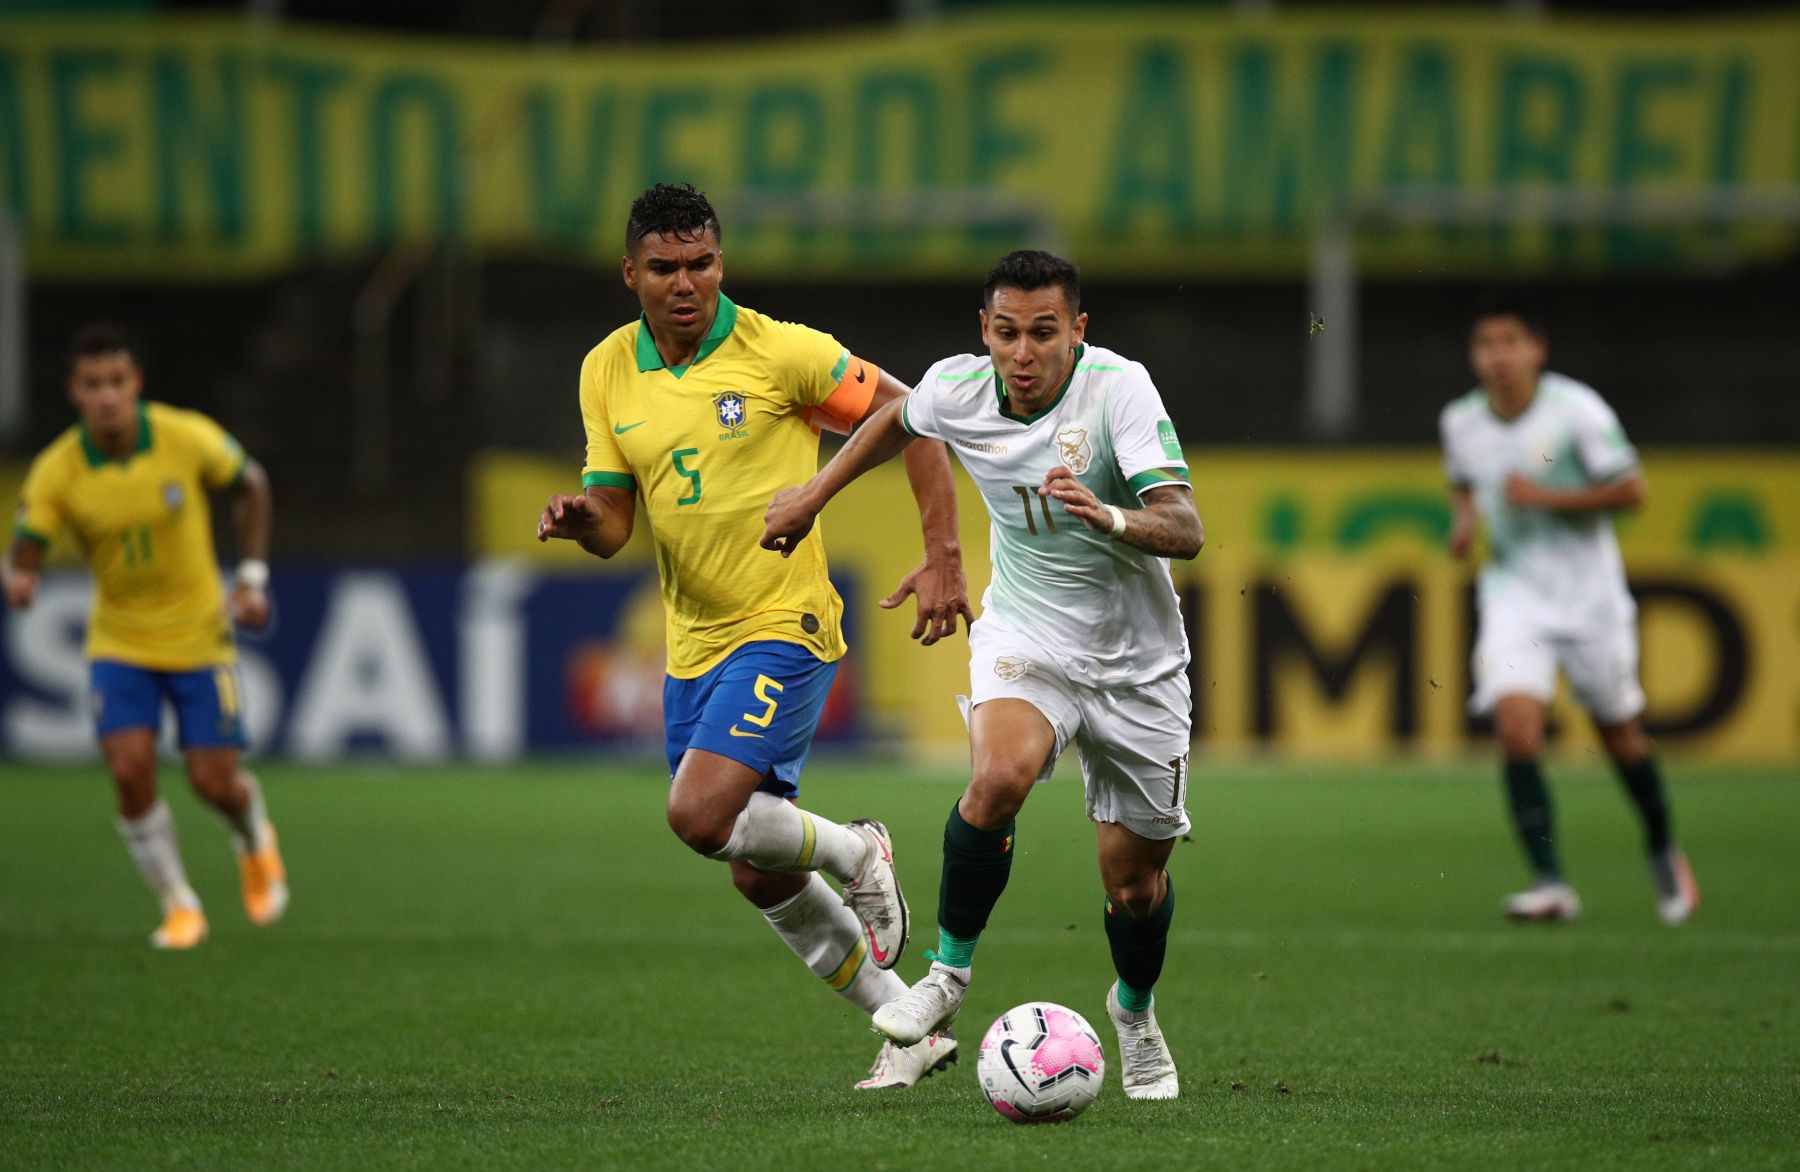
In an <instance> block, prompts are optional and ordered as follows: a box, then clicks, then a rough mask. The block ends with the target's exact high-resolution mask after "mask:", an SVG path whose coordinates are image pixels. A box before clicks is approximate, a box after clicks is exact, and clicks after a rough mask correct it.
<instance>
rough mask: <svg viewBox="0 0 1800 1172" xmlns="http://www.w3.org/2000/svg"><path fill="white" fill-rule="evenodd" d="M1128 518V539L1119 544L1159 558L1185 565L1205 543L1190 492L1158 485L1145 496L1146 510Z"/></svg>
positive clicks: (1136, 510) (1140, 510)
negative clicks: (1123, 543)
mask: <svg viewBox="0 0 1800 1172" xmlns="http://www.w3.org/2000/svg"><path fill="white" fill-rule="evenodd" d="M1125 517H1126V522H1127V524H1126V527H1125V535H1124V536H1123V537H1121V538H1119V540H1120V541H1123V542H1125V544H1127V545H1130V546H1132V547H1134V548H1136V549H1141V550H1143V551H1144V552H1145V553H1153V554H1155V555H1156V556H1157V557H1164V558H1181V559H1182V560H1184V561H1185V560H1187V559H1189V558H1192V557H1195V556H1197V555H1198V554H1199V552H1200V546H1201V544H1202V543H1203V542H1204V541H1205V540H1206V535H1205V532H1204V530H1203V529H1202V528H1201V525H1200V514H1199V513H1197V512H1195V511H1194V494H1193V491H1192V490H1191V489H1187V488H1178V487H1176V486H1175V485H1173V484H1164V485H1158V486H1157V487H1156V488H1153V489H1151V490H1150V491H1149V492H1148V493H1146V494H1144V507H1143V508H1141V509H1134V510H1131V511H1129V512H1127V513H1126V514H1125Z"/></svg>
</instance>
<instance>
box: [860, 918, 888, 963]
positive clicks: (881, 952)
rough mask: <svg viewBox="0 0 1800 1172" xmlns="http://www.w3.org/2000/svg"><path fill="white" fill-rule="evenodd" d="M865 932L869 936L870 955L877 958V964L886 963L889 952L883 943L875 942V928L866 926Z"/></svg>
mask: <svg viewBox="0 0 1800 1172" xmlns="http://www.w3.org/2000/svg"><path fill="white" fill-rule="evenodd" d="M863 934H864V935H866V936H867V937H868V938H869V955H870V956H873V957H874V958H875V963H876V964H882V963H884V962H885V961H886V960H887V958H888V954H887V951H886V950H885V949H883V948H882V947H881V945H879V944H877V943H875V929H873V928H870V927H864V928H863Z"/></svg>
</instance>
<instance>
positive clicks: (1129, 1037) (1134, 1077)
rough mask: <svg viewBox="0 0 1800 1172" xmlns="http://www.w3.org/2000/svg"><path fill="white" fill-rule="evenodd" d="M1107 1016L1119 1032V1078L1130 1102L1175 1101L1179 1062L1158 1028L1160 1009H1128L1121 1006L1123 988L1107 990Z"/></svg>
mask: <svg viewBox="0 0 1800 1172" xmlns="http://www.w3.org/2000/svg"><path fill="white" fill-rule="evenodd" d="M1106 1016H1108V1017H1110V1018H1112V1023H1113V1029H1115V1030H1117V1031H1118V1032H1119V1064H1120V1070H1119V1078H1120V1080H1121V1081H1122V1082H1124V1084H1125V1097H1126V1098H1127V1099H1173V1098H1176V1097H1177V1096H1179V1095H1180V1094H1181V1079H1180V1077H1179V1076H1178V1075H1177V1074H1176V1073H1175V1059H1174V1058H1173V1057H1171V1056H1170V1054H1169V1044H1168V1043H1167V1042H1165V1041H1164V1040H1163V1036H1162V1030H1160V1029H1158V1028H1157V1025H1156V1007H1155V1006H1154V1005H1150V1006H1147V1007H1146V1008H1144V1009H1141V1010H1130V1009H1126V1008H1124V1007H1123V1006H1121V1005H1120V1004H1119V986H1118V984H1117V983H1116V982H1115V983H1113V984H1111V985H1108V986H1107V988H1106Z"/></svg>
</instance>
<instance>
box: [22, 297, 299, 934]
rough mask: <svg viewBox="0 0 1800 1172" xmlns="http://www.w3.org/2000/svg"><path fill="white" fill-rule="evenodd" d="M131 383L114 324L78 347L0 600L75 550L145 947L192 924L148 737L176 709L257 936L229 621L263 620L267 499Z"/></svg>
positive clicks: (261, 899) (254, 858)
mask: <svg viewBox="0 0 1800 1172" xmlns="http://www.w3.org/2000/svg"><path fill="white" fill-rule="evenodd" d="M142 391H143V373H142V370H141V369H140V368H139V366H138V362H137V357H136V355H135V354H134V353H133V351H132V349H131V346H130V344H129V343H128V342H127V341H126V339H125V337H124V335H122V334H121V333H120V332H119V331H118V330H117V329H115V328H113V327H111V326H107V325H94V326H89V327H88V328H86V329H84V330H82V331H81V332H80V333H79V334H77V335H76V338H75V342H74V346H73V347H72V353H71V357H70V364H69V400H70V402H72V403H73V404H74V405H75V410H76V413H77V414H78V415H79V416H80V422H79V423H78V424H76V425H75V426H74V427H71V428H69V430H67V431H65V432H63V434H62V435H61V436H59V437H57V439H56V440H55V441H53V442H52V443H51V444H50V445H49V446H48V447H46V448H45V449H44V450H43V451H42V452H40V453H39V454H38V456H37V459H35V460H34V461H33V462H32V465H31V470H30V472H29V473H27V475H26V478H25V487H24V490H23V493H22V499H21V500H20V502H19V513H18V522H17V524H16V525H15V526H14V532H13V543H12V548H11V551H10V553H9V555H8V557H7V559H6V562H5V563H4V570H5V574H4V576H5V589H6V600H7V603H8V604H9V605H10V606H12V607H13V608H14V609H15V610H23V609H26V608H28V607H29V606H31V604H32V602H33V601H34V600H35V598H36V597H37V589H38V572H39V567H40V566H41V565H42V562H43V555H44V550H45V548H46V547H47V546H48V545H49V544H50V543H51V542H52V541H54V540H56V539H58V538H59V537H62V536H65V535H66V536H68V537H70V538H73V539H74V541H75V543H76V545H77V546H78V547H79V548H80V549H81V552H82V554H83V555H84V556H85V557H86V559H87V562H88V566H89V568H90V569H91V570H92V571H93V575H94V606H93V610H92V611H91V612H90V614H89V616H88V631H87V648H86V650H87V657H88V660H89V662H90V665H91V666H90V679H91V682H92V688H93V703H94V718H95V724H96V728H97V731H98V733H99V737H100V751H101V754H102V755H103V756H104V757H105V759H106V765H107V768H108V769H109V770H110V771H111V773H112V777H113V782H114V784H115V785H116V786H117V789H118V799H119V819H118V826H119V833H120V834H121V835H123V836H124V839H125V845H126V846H127V847H128V848H129V849H130V851H131V857H132V859H133V860H135V861H136V863H137V865H138V870H139V871H141V872H142V873H143V876H144V880H145V882H147V883H148V884H149V885H150V889H151V890H152V891H154V892H155V893H156V895H157V897H158V898H159V899H161V901H162V905H163V922H162V925H161V927H159V928H158V929H157V930H156V931H155V932H154V933H152V934H151V937H150V941H151V943H152V944H154V945H155V946H156V947H158V948H192V947H193V946H194V945H196V944H198V943H200V942H201V941H202V940H204V939H205V938H206V930H207V929H206V916H205V913H204V912H203V911H202V910H201V906H200V899H199V897H198V896H197V895H195V894H194V889H193V888H192V887H190V886H189V885H188V881H187V874H186V871H185V870H184V869H183V867H182V863H181V853H180V848H179V846H178V845H177V842H176V836H175V822H174V819H173V817H172V816H171V814H170V812H169V807H168V805H167V804H166V803H165V802H164V801H163V800H162V798H161V797H159V796H158V794H157V791H156V736H157V729H158V727H159V726H160V724H161V722H162V706H163V701H164V700H165V699H166V700H167V701H168V702H169V703H170V704H171V705H172V706H173V707H174V709H175V715H176V718H177V724H178V728H179V732H180V742H181V748H182V751H183V755H184V757H185V760H186V763H187V774H188V779H189V780H190V781H191V782H192V783H193V786H194V789H195V791H196V792H197V793H199V795H200V796H201V797H202V798H204V799H205V800H206V801H207V802H208V803H209V804H210V805H211V806H212V807H213V808H214V809H215V810H217V811H218V812H219V814H220V816H221V817H222V818H223V819H224V820H225V826H226V829H227V830H228V831H229V832H230V835H231V841H232V845H233V846H234V847H235V848H236V850H237V854H238V867H239V872H240V874H241V876H242V879H243V897H244V908H245V910H246V911H247V912H248V913H249V916H250V919H251V920H252V921H253V922H255V923H257V924H272V923H274V922H275V921H276V920H278V919H280V918H281V914H282V912H283V911H284V910H285V909H286V907H287V899H288V892H287V877H286V874H285V872H284V870H283V867H282V862H281V855H280V852H279V850H278V849H277V847H276V843H275V828H274V827H273V826H272V825H270V823H269V819H268V814H267V812H266V810H265V809H264V804H263V798H262V791H261V788H260V787H259V786H258V784H257V781H256V778H255V776H254V775H252V774H251V773H250V772H249V771H248V770H246V769H244V768H243V765H242V754H243V747H244V743H245V742H244V731H243V719H242V712H243V695H242V691H241V689H240V687H239V683H238V673H237V648H236V646H235V645H234V643H233V640H232V627H231V624H232V622H233V621H234V620H235V621H237V622H239V623H242V624H244V625H245V626H251V627H256V626H261V625H262V624H263V623H264V622H266V621H267V620H268V615H269V600H268V595H267V593H266V590H267V586H268V580H269V567H268V563H267V562H266V561H265V560H264V558H265V557H266V556H267V553H268V548H269V521H270V511H271V510H270V493H269V479H268V476H267V475H266V474H265V473H264V472H263V469H262V466H261V465H259V464H258V463H257V462H256V461H255V460H252V459H250V458H249V457H248V456H246V455H245V454H244V452H243V449H242V448H240V447H238V445H237V442H236V441H235V440H233V439H232V438H231V437H230V436H229V435H227V434H226V433H225V432H224V430H222V429H221V428H220V427H219V425H218V424H216V423H214V422H213V421H212V420H211V419H208V418H207V417H206V416H204V415H201V414H200V413H198V412H195V411H184V410H180V409H178V408H175V407H170V406H167V405H165V404H162V403H146V402H143V401H142V400H141V398H140V396H141V394H142ZM219 491H223V492H227V493H229V494H231V496H232V498H233V510H232V513H233V520H234V522H235V528H236V530H237V542H238V551H239V553H240V555H241V556H242V559H243V560H241V561H240V562H239V563H238V570H237V579H236V582H235V584H234V586H233V588H232V591H231V595H230V598H229V606H228V604H227V598H226V596H225V594H224V592H223V590H222V589H221V585H220V580H219V567H218V563H217V561H216V560H215V557H214V552H213V536H212V517H211V508H210V503H209V501H208V499H207V494H208V493H209V492H219Z"/></svg>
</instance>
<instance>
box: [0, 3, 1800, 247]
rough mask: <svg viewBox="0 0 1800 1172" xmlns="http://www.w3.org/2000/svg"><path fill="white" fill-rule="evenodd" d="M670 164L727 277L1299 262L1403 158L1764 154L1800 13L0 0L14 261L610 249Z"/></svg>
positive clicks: (1731, 170)
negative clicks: (761, 30)
mask: <svg viewBox="0 0 1800 1172" xmlns="http://www.w3.org/2000/svg"><path fill="white" fill-rule="evenodd" d="M657 180H690V181H692V182H694V183H695V184H697V185H698V186H700V187H701V188H703V189H705V190H707V191H708V192H710V193H711V194H713V195H714V196H715V197H716V199H717V202H718V204H719V206H720V209H721V211H722V213H723V215H724V217H725V230H726V242H727V255H728V257H729V261H730V263H731V265H732V268H733V271H734V272H736V273H738V274H739V275H740V276H744V275H757V276H763V277H794V278H805V279H821V278H838V279H851V278H855V279H869V278H871V277H874V278H880V279H888V278H900V277H958V278H963V277H967V276H968V274H969V273H971V272H976V271H979V270H981V269H982V268H983V267H984V266H985V265H986V264H988V263H989V262H990V261H991V259H992V257H993V256H994V255H995V254H996V252H998V251H1001V250H1003V249H1004V248H1006V247H1010V246H1016V245H1018V244H1022V243H1027V242H1030V243H1037V244H1041V245H1045V246H1049V247H1054V248H1057V249H1061V250H1064V251H1067V252H1070V253H1072V254H1073V255H1075V256H1076V257H1077V258H1078V259H1079V260H1080V261H1081V262H1082V264H1083V265H1084V266H1085V268H1086V269H1087V270H1088V271H1089V272H1090V273H1092V274H1094V275H1096V276H1113V277H1118V276H1124V275H1128V274H1129V275H1133V276H1137V275H1145V274H1150V275H1156V274H1161V275H1170V274H1184V275H1185V274H1216V275H1228V274H1238V275H1252V276H1268V277H1293V276H1295V275H1297V274H1299V273H1301V272H1303V271H1304V268H1305V264H1306V259H1307V250H1308V246H1309V239H1310V237H1311V234H1312V227H1313V225H1314V223H1315V220H1316V218H1317V216H1318V214H1319V212H1320V210H1321V209H1322V208H1325V207H1328V206H1333V205H1335V204H1338V203H1341V202H1343V201H1347V200H1352V199H1355V200H1363V199H1367V198H1370V197H1374V196H1378V195H1379V194H1380V193H1383V192H1397V191H1413V190H1417V189H1421V188H1425V189H1433V190H1440V191H1450V192H1486V191H1491V190H1494V189H1505V190H1513V191H1516V190H1519V189H1534V190H1545V191H1562V190H1584V191H1592V190H1599V191H1604V192H1609V193H1614V194H1616V195H1618V196H1620V197H1621V198H1622V199H1627V200H1628V199H1630V198H1631V197H1634V196H1638V195H1643V194H1647V193H1658V192H1662V193H1668V192H1693V191H1697V190H1700V189H1706V188H1714V187H1721V186H1722V187H1737V186H1767V185H1776V184H1793V183H1795V182H1796V181H1800V17H1795V16H1792V15H1780V16H1773V17H1759V18H1746V19H1718V20H1654V21H1652V20H1642V19H1639V20H1617V21H1615V20H1606V21H1573V20H1561V19H1550V20H1531V21H1524V20H1515V19H1509V18H1506V17H1504V16H1502V15H1499V14H1494V15H1476V16H1471V15H1468V14H1463V13H1458V14H1455V15H1449V14H1442V15H1419V14H1416V13H1411V12H1409V13H1406V14H1404V15H1402V14H1398V13H1385V14H1378V13H1361V14H1356V13H1349V14H1345V13H1337V12H1324V13H1318V14H1312V13H1296V14H1292V15H1287V14H1283V15H1281V16H1279V17H1276V18H1272V19H1266V20H1257V21H1245V20H1240V19H1237V18H1235V17H1233V16H1232V15H1230V14H1225V13H1217V14H1193V13H1180V12H1171V11H1169V10H1167V9H1144V10H1133V9H1128V8H1127V9H1114V8H1111V7H1109V8H1108V9H1107V10H1106V11H1104V12H1079V11H1061V10H1059V11H1058V12H1057V14H1056V18H1055V19H1054V20H1032V21H1029V22H1024V21H1022V19H1021V15H1020V13H1019V12H1018V11H1009V12H1006V13H1003V14H999V15H993V16H984V17H979V18H971V19H957V20H946V21H943V22H939V23H934V24H930V25H926V26H922V27H919V28H894V29H884V30H878V31H872V32H865V33H856V34H844V35H832V36H828V37H812V38H802V39H782V40H770V41H757V42H753V43H742V44H730V43H715V42H700V43H692V42H684V43H681V44H670V45H658V46H637V45H633V46H629V47H605V48H581V49H559V48H536V47H520V46H511V45H507V46H501V45H484V44H480V43H470V42H468V41H460V40H449V39H426V38H412V39H406V38H395V37H385V36H377V35H370V34H360V33H358V34H351V33H340V32H329V31H318V30H312V29H305V28H295V27H289V26H273V27H268V26H259V25H256V24H252V23H247V22H240V21H237V20H231V19H217V18H205V19H195V20H185V19H168V18H165V19H157V20H151V21H141V22H140V21H129V20H111V21H94V20H85V21H79V22H77V21H66V20H65V21H57V20H29V19H15V20H9V21H6V22H4V23H0V203H4V204H5V205H7V207H9V208H10V209H11V211H12V213H13V214H14V215H15V216H17V217H18V218H20V219H21V220H22V222H23V225H24V229H25V232H24V234H25V239H26V245H27V248H28V253H29V258H30V264H31V268H32V272H33V273H34V274H35V275H37V276H39V277H43V278H51V279H68V278H82V277H87V278H96V279H98V278H104V279H121V278H129V279H148V280H171V279H183V278H217V277H243V276H252V275H258V274H264V273H269V272H273V271H278V270H281V269H283V268H285V267H289V266H293V265H296V264H302V263H307V262H311V261H315V260H319V259H323V258H330V257H334V256H344V255H362V254H365V253H367V252H368V251H370V250H372V249H379V248H382V247H384V246H386V245H388V244H390V243H392V242H396V241H419V242H437V241H450V242H453V243H454V244H455V245H457V246H459V247H462V248H466V249H470V250H474V251H476V252H479V253H483V254H490V255H515V256H534V255H536V256H554V257H557V258H564V259H566V258H570V257H576V258H582V259H586V260H589V261H592V262H593V263H596V264H611V263H612V262H613V261H614V259H615V258H616V257H617V256H618V254H619V253H620V251H621V244H620V236H621V231H622V225H623V221H624V217H625V209H626V207H627V205H628V203H629V201H630V200H631V198H632V197H633V196H634V195H635V194H636V193H637V192H638V191H640V190H641V189H642V188H643V187H644V186H645V185H646V184H648V183H650V182H653V181H657ZM1793 241H1794V232H1793V230H1792V229H1791V228H1783V227H1781V226H1779V225H1771V224H1762V225H1755V224H1750V225H1738V226H1733V225H1731V224H1728V223H1723V222H1718V223H1708V224H1705V225H1699V226H1684V227H1680V228H1669V227H1646V226H1643V225H1637V226H1633V225H1628V224H1621V223H1615V224H1611V225H1606V226H1599V227H1592V228H1569V227H1543V226H1533V227H1518V228H1505V227H1493V226H1488V227H1481V228H1474V227H1469V226H1461V227H1458V226H1455V225H1451V226H1441V225H1440V226H1412V227H1401V226H1391V227H1387V228H1381V229H1377V230H1372V231H1370V232H1368V233H1366V234H1365V235H1364V236H1363V238H1362V241H1361V248H1362V263H1363V264H1364V265H1365V266H1366V267H1367V269H1368V270H1369V271H1375V272H1383V271H1385V272H1406V273H1416V272H1419V271H1421V270H1423V271H1426V272H1434V273H1451V272H1465V273H1494V272H1502V273H1511V272H1544V271H1573V270H1584V271H1611V270H1618V269H1631V270H1634V271H1635V270H1644V269H1649V270H1658V271H1678V270H1681V269H1684V268H1691V267H1694V266H1698V265H1703V264H1704V265H1717V264H1719V263H1721V262H1729V261H1732V260H1734V259H1736V260H1743V259H1747V258H1756V257H1768V256H1779V255H1785V254H1787V253H1788V252H1790V251H1791V250H1792V246H1793Z"/></svg>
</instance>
